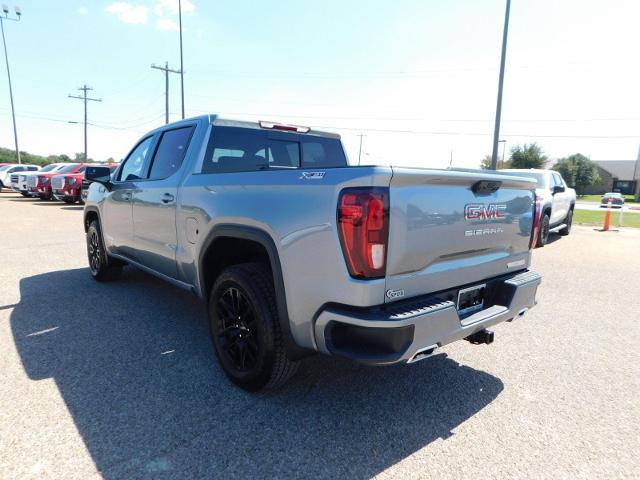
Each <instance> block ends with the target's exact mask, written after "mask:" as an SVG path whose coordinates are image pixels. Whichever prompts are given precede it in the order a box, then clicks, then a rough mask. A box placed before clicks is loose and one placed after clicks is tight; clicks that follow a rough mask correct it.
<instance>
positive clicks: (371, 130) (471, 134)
mask: <svg viewBox="0 0 640 480" xmlns="http://www.w3.org/2000/svg"><path fill="white" fill-rule="evenodd" d="M0 115H9V114H8V113H0ZM16 116H17V117H22V118H30V119H34V120H45V121H51V122H59V123H68V122H67V121H66V120H61V119H59V118H53V117H46V116H36V115H25V114H21V115H16ZM271 116H274V117H275V116H278V115H271ZM162 117H163V114H158V115H157V116H156V117H155V118H154V119H152V120H149V121H147V122H143V123H139V124H137V125H132V126H126V127H124V126H112V125H105V124H100V123H89V125H91V126H94V127H98V128H104V129H109V130H123V131H124V130H130V131H136V132H138V133H146V132H145V131H141V130H135V129H134V127H136V126H141V125H146V124H148V123H152V122H154V121H156V120H159V119H160V118H162ZM310 126H311V127H313V128H319V129H324V130H339V131H340V130H344V131H351V132H353V131H357V132H369V133H400V134H415V135H450V136H469V137H475V136H485V137H486V136H490V135H491V133H482V132H452V131H426V130H411V129H385V128H361V127H337V126H335V125H310ZM501 137H512V138H514V137H522V138H581V139H587V140H589V139H594V140H598V139H635V138H640V135H543V134H540V135H535V134H522V133H510V134H503V135H501Z"/></svg>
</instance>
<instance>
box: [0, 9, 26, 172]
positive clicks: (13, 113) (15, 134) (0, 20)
mask: <svg viewBox="0 0 640 480" xmlns="http://www.w3.org/2000/svg"><path fill="white" fill-rule="evenodd" d="M14 11H15V14H16V16H15V17H13V18H12V17H10V16H9V7H7V6H6V5H2V13H4V18H2V16H0V30H2V44H3V45H4V59H5V61H6V63H7V78H8V79H9V98H10V99H11V117H12V118H13V139H14V141H15V144H16V157H17V159H18V163H22V160H20V148H18V129H17V128H16V110H15V107H14V106H13V90H12V88H11V71H10V70H9V55H8V54H7V41H6V40H5V38H4V22H3V20H11V21H12V22H19V21H20V18H22V11H21V10H20V7H14Z"/></svg>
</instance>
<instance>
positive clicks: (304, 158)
mask: <svg viewBox="0 0 640 480" xmlns="http://www.w3.org/2000/svg"><path fill="white" fill-rule="evenodd" d="M345 166H347V158H346V156H345V154H344V150H343V148H342V143H341V142H340V140H339V139H338V138H331V137H320V136H316V135H306V134H297V133H289V132H274V131H266V130H259V129H254V128H239V127H222V126H219V127H214V128H213V131H212V134H211V138H210V140H209V145H208V146H207V153H206V155H205V158H204V162H203V164H202V172H201V173H232V172H255V171H258V170H276V169H297V168H332V167H345Z"/></svg>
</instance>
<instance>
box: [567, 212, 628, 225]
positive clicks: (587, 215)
mask: <svg viewBox="0 0 640 480" xmlns="http://www.w3.org/2000/svg"><path fill="white" fill-rule="evenodd" d="M605 212H606V210H605V209H604V208H603V209H602V211H601V212H592V211H591V210H575V211H574V212H573V223H576V224H580V225H594V226H599V227H602V226H603V225H604V214H605ZM622 223H623V226H625V227H634V228H640V213H628V212H625V214H624V218H623V220H622ZM611 226H612V227H619V226H620V211H619V210H618V209H615V210H612V211H611Z"/></svg>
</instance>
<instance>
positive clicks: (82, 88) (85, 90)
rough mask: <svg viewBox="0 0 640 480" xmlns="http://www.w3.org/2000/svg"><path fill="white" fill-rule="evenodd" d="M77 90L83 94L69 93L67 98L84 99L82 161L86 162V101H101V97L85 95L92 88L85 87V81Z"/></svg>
mask: <svg viewBox="0 0 640 480" xmlns="http://www.w3.org/2000/svg"><path fill="white" fill-rule="evenodd" d="M78 90H81V91H82V93H83V96H81V97H80V96H77V95H69V98H76V99H78V100H82V101H84V161H85V162H86V161H87V160H88V159H89V157H88V156H87V102H101V101H102V99H100V98H89V97H87V92H89V91H91V90H93V88H91V87H87V84H86V83H85V84H84V85H83V86H82V87H80V88H78Z"/></svg>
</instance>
